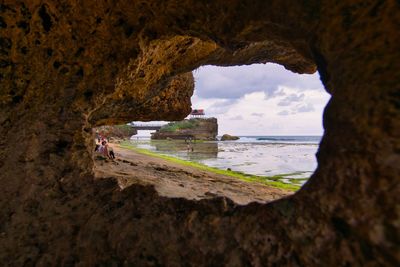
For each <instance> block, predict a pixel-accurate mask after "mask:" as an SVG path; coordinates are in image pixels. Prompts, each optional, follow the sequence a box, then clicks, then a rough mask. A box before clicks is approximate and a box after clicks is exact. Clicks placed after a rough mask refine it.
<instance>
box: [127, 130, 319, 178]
mask: <svg viewBox="0 0 400 267" xmlns="http://www.w3.org/2000/svg"><path fill="white" fill-rule="evenodd" d="M239 137H240V139H239V140H235V141H197V142H194V143H192V144H191V147H190V149H188V145H187V144H186V143H185V141H181V140H150V138H149V137H136V136H133V137H132V138H131V143H132V144H133V145H134V146H137V147H138V148H143V149H148V150H150V151H152V152H156V153H160V154H164V155H168V156H174V157H177V158H180V159H184V160H188V161H193V162H198V163H202V164H205V165H207V166H211V167H215V168H219V169H223V170H228V169H229V170H232V171H236V172H242V173H246V174H252V175H258V176H269V177H270V176H276V175H283V177H284V178H283V179H281V181H282V182H286V183H296V184H299V185H302V184H304V183H305V182H306V181H307V179H308V178H309V177H310V176H311V174H312V173H313V172H314V170H315V169H316V167H317V161H316V157H315V154H316V152H317V150H318V146H319V143H320V141H321V136H239ZM218 139H219V140H220V137H218ZM192 147H193V151H192V149H191V148H192Z"/></svg>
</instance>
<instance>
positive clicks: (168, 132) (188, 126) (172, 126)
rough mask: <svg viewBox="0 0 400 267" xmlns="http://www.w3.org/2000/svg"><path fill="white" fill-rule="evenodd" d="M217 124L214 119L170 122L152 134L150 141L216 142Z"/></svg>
mask: <svg viewBox="0 0 400 267" xmlns="http://www.w3.org/2000/svg"><path fill="white" fill-rule="evenodd" d="M217 135H218V122H217V119H216V118H192V119H186V120H182V121H178V122H171V123H169V124H167V125H165V126H163V127H162V128H161V129H160V130H159V131H157V132H155V133H152V135H151V139H181V140H182V139H183V140H185V139H193V140H212V141H213V140H216V137H217Z"/></svg>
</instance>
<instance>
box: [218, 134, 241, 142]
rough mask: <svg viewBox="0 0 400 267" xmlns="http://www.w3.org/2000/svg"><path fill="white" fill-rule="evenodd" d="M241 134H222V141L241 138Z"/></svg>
mask: <svg viewBox="0 0 400 267" xmlns="http://www.w3.org/2000/svg"><path fill="white" fill-rule="evenodd" d="M239 139H240V137H239V136H234V135H229V134H224V135H222V136H221V141H230V140H239Z"/></svg>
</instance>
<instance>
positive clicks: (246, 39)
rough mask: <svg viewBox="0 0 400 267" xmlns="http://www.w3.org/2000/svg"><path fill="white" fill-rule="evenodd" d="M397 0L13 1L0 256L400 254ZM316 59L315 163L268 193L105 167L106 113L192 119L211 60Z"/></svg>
mask: <svg viewBox="0 0 400 267" xmlns="http://www.w3.org/2000/svg"><path fill="white" fill-rule="evenodd" d="M399 6H400V4H399V2H398V1H394V0H386V1H361V0H346V1H333V0H320V1H317V0H310V1H303V0H301V1H290V0H269V1H265V0H256V1H239V0H232V1H223V0H216V1H206V2H205V1H195V0H184V1H169V0H163V1H161V0H148V1H127V0H126V1H124V0H120V1H97V0H96V1H94V0H87V1H74V0H71V1H57V0H42V1H35V0H26V1H19V0H17V1H16V0H4V1H2V2H1V3H0V125H1V127H0V137H1V138H0V182H1V187H0V192H1V200H0V263H1V265H3V266H7V265H11V266H24V265H25V266H32V265H37V266H55V265H57V266H71V265H77V266H95V265H110V266H112V265H127V266H128V265H133V266H149V265H153V266H154V265H169V266H179V265H197V266H199V265H208V266H218V265H227V266H249V265H254V266H398V265H399V263H400V252H399V243H400V240H399V236H400V230H399V220H400V214H399V213H400V208H399V203H400V194H399V192H400V189H399V183H398V177H400V169H399V164H398V162H399V161H400V156H399V151H400V136H399V133H400V107H399V106H400V104H399V103H400V95H399V86H398V84H399V81H400V76H399V75H400V74H399V71H398V70H399V69H400V50H399V48H398V44H399V43H400V36H399V32H398V28H399V27H398V25H399V23H400V12H399V9H400V7H399ZM260 62H276V63H279V64H282V65H284V66H285V67H286V68H287V69H289V70H292V71H295V72H298V73H313V72H314V71H316V69H317V68H318V71H319V73H320V75H321V79H322V81H323V83H324V85H325V88H326V90H327V91H328V92H329V93H331V95H332V98H331V100H330V101H329V103H328V105H327V107H326V109H325V112H324V118H323V119H324V128H325V134H324V137H323V139H322V142H321V145H320V149H319V152H318V154H317V158H318V168H317V170H316V172H315V173H314V175H313V176H312V177H311V179H310V180H309V182H308V183H307V184H306V185H305V186H304V187H303V188H302V189H301V190H300V191H299V192H298V193H296V194H295V195H294V196H292V197H289V198H286V199H282V200H280V201H276V202H273V203H269V204H266V205H260V204H251V205H248V206H243V207H242V206H235V205H234V204H232V202H231V201H229V200H226V199H221V198H220V199H214V200H205V201H199V202H193V201H189V200H185V199H166V198H162V197H159V196H158V195H157V194H156V193H155V191H154V190H152V189H150V188H145V187H138V186H137V187H132V188H128V189H126V190H124V191H122V192H121V191H120V190H119V189H118V186H117V184H116V182H115V181H113V179H112V178H110V179H109V180H102V181H95V180H93V172H92V166H93V162H92V154H91V153H92V151H93V136H92V130H91V129H92V128H93V127H95V126H100V125H105V124H119V123H124V122H128V121H131V120H152V119H160V120H161V119H163V120H180V119H183V118H184V117H185V116H186V115H187V114H188V113H189V111H190V96H191V94H192V90H193V77H192V75H191V74H190V71H191V70H193V69H195V68H197V67H198V66H201V65H205V64H216V65H223V66H228V65H237V64H252V63H260Z"/></svg>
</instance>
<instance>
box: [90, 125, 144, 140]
mask: <svg viewBox="0 0 400 267" xmlns="http://www.w3.org/2000/svg"><path fill="white" fill-rule="evenodd" d="M94 131H95V133H96V135H97V136H102V137H106V138H112V139H115V138H117V139H129V138H130V137H131V136H132V135H135V134H137V131H136V129H135V128H133V127H131V126H129V125H126V124H122V125H114V126H109V125H106V126H100V127H97V128H95V129H94Z"/></svg>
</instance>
